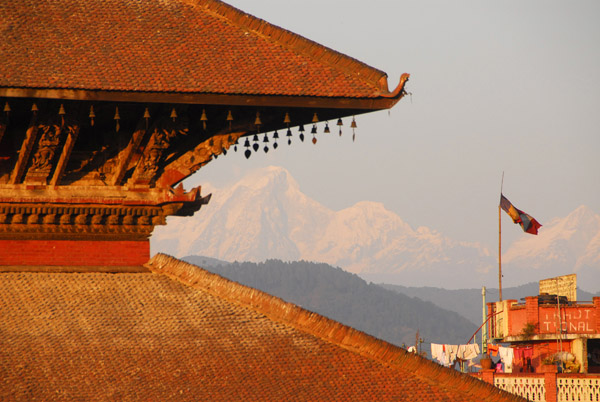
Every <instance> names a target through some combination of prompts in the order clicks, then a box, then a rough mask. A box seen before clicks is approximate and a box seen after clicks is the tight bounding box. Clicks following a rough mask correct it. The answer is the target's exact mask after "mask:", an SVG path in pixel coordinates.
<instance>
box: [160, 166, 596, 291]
mask: <svg viewBox="0 0 600 402" xmlns="http://www.w3.org/2000/svg"><path fill="white" fill-rule="evenodd" d="M203 191H204V192H207V191H208V192H211V191H212V192H214V193H215V194H217V195H218V196H213V197H212V199H211V202H210V203H209V204H208V205H207V206H205V207H203V208H202V210H201V211H200V212H199V213H197V214H196V215H195V216H193V217H191V218H187V217H186V218H169V221H168V225H167V226H165V227H159V228H157V229H156V230H155V233H154V234H153V236H152V239H151V244H152V250H153V252H155V251H162V252H165V253H168V254H172V255H175V256H179V257H181V256H186V255H194V254H195V255H203V256H208V257H212V258H217V259H220V260H224V261H254V262H259V261H265V260H267V259H280V260H283V261H297V260H306V261H314V262H324V263H328V264H331V265H334V266H338V267H341V268H343V269H344V270H346V271H349V272H352V273H356V274H358V275H360V276H361V277H362V278H364V279H366V280H370V281H373V282H379V283H388V284H397V285H403V286H434V287H445V288H454V289H457V288H478V287H481V286H482V285H483V284H487V283H489V282H490V278H493V277H494V276H495V274H494V271H495V270H496V269H497V262H496V256H495V255H494V254H493V253H491V252H490V251H489V250H488V249H487V248H486V247H485V246H483V245H481V244H479V243H471V242H463V241H458V240H454V239H451V238H449V237H447V236H444V235H443V234H442V233H440V232H438V231H436V230H434V229H431V228H427V227H419V228H417V229H413V228H412V227H411V226H410V225H408V224H407V223H406V222H404V221H403V220H402V218H401V217H400V216H398V215H397V214H395V213H393V212H391V211H389V210H387V209H385V207H384V206H383V204H381V203H377V202H371V201H363V202H359V203H357V204H355V205H353V206H351V207H349V208H346V209H342V210H340V211H334V210H331V209H329V208H327V207H325V206H323V205H322V204H320V203H318V202H317V201H315V200H313V199H311V198H309V197H308V196H306V195H305V194H303V193H302V192H301V191H300V189H299V186H298V183H297V182H296V181H295V180H294V179H293V177H292V176H291V175H290V173H289V172H288V171H286V170H285V169H283V168H281V167H268V168H262V169H258V170H255V171H253V172H250V173H249V174H248V175H247V176H246V177H245V178H244V179H242V180H241V181H239V182H238V183H235V184H234V185H232V186H230V187H227V188H221V189H215V188H213V187H212V186H210V185H205V186H203ZM504 270H518V272H519V277H520V280H521V283H526V282H536V281H538V280H539V279H544V278H548V277H551V276H556V275H565V274H570V273H573V272H575V273H577V274H578V283H579V284H588V285H589V284H596V285H595V286H596V287H598V285H597V284H598V283H600V280H599V278H600V216H599V215H597V214H595V213H594V212H593V211H592V210H591V209H590V208H588V207H586V206H580V207H579V208H577V209H576V210H575V211H573V212H572V213H570V214H569V215H568V216H566V217H564V218H556V219H554V220H552V221H551V222H548V223H547V224H545V225H544V230H542V231H540V234H539V235H538V236H527V237H525V238H524V239H523V240H519V241H517V242H515V243H513V244H512V245H511V246H510V247H509V248H508V249H507V250H506V252H505V253H504V254H503V271H504ZM496 277H497V276H496ZM591 290H594V291H595V290H597V289H591Z"/></svg>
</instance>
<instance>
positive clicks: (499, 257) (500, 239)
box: [498, 172, 504, 301]
mask: <svg viewBox="0 0 600 402" xmlns="http://www.w3.org/2000/svg"><path fill="white" fill-rule="evenodd" d="M503 187H504V172H502V181H501V182H500V198H502V189H503ZM501 212H502V207H501V205H500V204H498V290H499V292H500V296H499V298H500V300H499V301H502V213H501Z"/></svg>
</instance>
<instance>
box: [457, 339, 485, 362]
mask: <svg viewBox="0 0 600 402" xmlns="http://www.w3.org/2000/svg"><path fill="white" fill-rule="evenodd" d="M478 355H479V345H478V344H476V343H470V344H468V345H458V353H457V355H456V356H457V357H458V358H459V359H462V360H471V359H474V358H476V357H477V356H478Z"/></svg>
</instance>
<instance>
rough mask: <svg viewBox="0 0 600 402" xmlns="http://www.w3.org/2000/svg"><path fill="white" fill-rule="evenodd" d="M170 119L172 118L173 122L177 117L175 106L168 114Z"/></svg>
mask: <svg viewBox="0 0 600 402" xmlns="http://www.w3.org/2000/svg"><path fill="white" fill-rule="evenodd" d="M169 117H170V118H171V119H173V122H175V119H177V111H176V110H175V108H173V109H172V110H171V115H170V116H169Z"/></svg>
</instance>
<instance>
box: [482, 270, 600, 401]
mask: <svg viewBox="0 0 600 402" xmlns="http://www.w3.org/2000/svg"><path fill="white" fill-rule="evenodd" d="M576 286H577V278H576V276H575V275H567V276H562V277H557V278H550V279H545V280H542V281H540V287H539V289H540V290H539V294H538V295H537V296H530V297H525V298H524V299H521V300H520V301H519V300H503V301H500V302H493V303H488V304H487V308H488V322H487V325H488V330H489V332H488V333H489V334H490V338H491V339H492V340H493V341H494V343H495V345H489V351H490V354H491V355H492V357H493V356H494V355H496V356H498V357H496V359H497V360H499V361H498V366H497V367H494V366H492V368H491V369H490V370H483V371H482V372H481V373H479V374H478V376H479V377H481V378H482V379H484V380H485V381H488V382H490V383H492V384H494V385H496V386H497V387H499V388H501V389H504V390H507V391H509V392H513V393H515V394H518V395H521V396H523V397H526V398H527V399H529V400H532V401H552V402H556V401H590V402H591V401H597V400H598V398H600V297H594V298H593V300H587V301H584V300H579V301H577V300H576V294H577V288H576Z"/></svg>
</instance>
